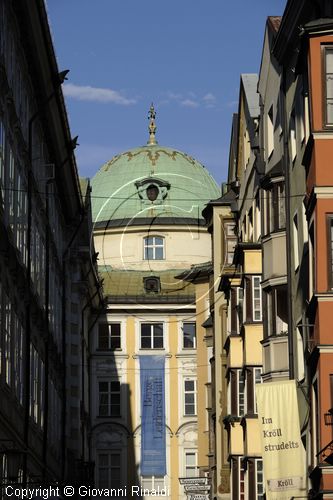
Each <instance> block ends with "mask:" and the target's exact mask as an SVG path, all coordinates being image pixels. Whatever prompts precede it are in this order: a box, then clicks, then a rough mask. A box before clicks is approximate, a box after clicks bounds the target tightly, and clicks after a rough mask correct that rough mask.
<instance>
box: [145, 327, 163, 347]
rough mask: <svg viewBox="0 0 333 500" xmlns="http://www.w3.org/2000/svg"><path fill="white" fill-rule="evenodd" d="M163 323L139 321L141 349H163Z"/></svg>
mask: <svg viewBox="0 0 333 500" xmlns="http://www.w3.org/2000/svg"><path fill="white" fill-rule="evenodd" d="M163 346H164V343H163V323H141V349H163Z"/></svg>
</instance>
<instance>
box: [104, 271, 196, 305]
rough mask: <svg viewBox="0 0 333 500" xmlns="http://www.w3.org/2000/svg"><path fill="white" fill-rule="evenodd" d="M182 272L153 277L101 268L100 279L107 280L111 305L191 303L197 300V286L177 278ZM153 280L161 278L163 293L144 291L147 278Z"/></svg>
mask: <svg viewBox="0 0 333 500" xmlns="http://www.w3.org/2000/svg"><path fill="white" fill-rule="evenodd" d="M181 272H182V270H179V269H173V270H171V269H169V270H167V271H159V272H156V273H155V272H154V273H152V272H149V271H126V270H124V271H123V270H116V269H115V270H113V269H112V268H111V267H110V266H102V267H99V275H100V277H101V278H102V279H103V280H104V281H103V289H104V295H105V296H107V297H108V302H109V303H112V302H113V303H128V302H131V303H137V304H140V303H192V302H194V300H195V288H194V285H193V284H192V283H187V282H184V281H182V280H181V279H177V278H175V276H176V274H177V273H178V274H179V273H181ZM152 276H154V277H159V278H160V284H161V289H160V292H156V293H155V292H146V291H145V289H144V278H148V277H152Z"/></svg>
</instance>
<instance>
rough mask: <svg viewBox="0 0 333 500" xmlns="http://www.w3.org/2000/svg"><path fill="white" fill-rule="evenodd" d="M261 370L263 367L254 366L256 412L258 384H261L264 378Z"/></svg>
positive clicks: (255, 406)
mask: <svg viewBox="0 0 333 500" xmlns="http://www.w3.org/2000/svg"><path fill="white" fill-rule="evenodd" d="M261 372H262V368H254V369H253V382H254V385H253V401H254V413H258V409H257V396H256V384H261V383H262V378H261Z"/></svg>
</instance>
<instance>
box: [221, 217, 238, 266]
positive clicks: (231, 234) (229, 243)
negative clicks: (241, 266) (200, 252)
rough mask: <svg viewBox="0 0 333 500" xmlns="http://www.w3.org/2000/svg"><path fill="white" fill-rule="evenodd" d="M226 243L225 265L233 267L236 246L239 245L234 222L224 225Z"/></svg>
mask: <svg viewBox="0 0 333 500" xmlns="http://www.w3.org/2000/svg"><path fill="white" fill-rule="evenodd" d="M224 242H225V263H226V264H228V265H231V264H232V263H233V260H234V252H235V246H236V243H237V236H236V235H235V224H234V222H227V223H225V224H224Z"/></svg>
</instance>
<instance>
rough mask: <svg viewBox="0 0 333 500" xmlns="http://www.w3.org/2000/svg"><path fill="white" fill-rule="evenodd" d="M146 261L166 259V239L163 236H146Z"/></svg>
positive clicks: (144, 255) (144, 239)
mask: <svg viewBox="0 0 333 500" xmlns="http://www.w3.org/2000/svg"><path fill="white" fill-rule="evenodd" d="M143 258H144V260H164V259H165V239H164V238H163V236H146V237H145V238H143Z"/></svg>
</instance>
